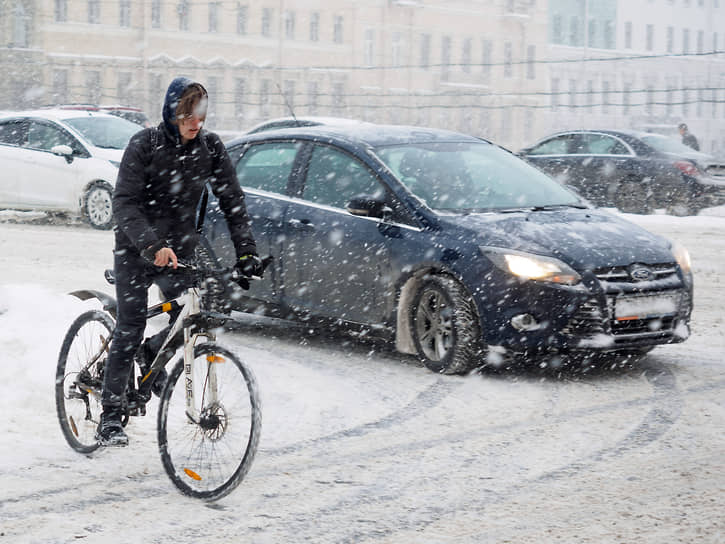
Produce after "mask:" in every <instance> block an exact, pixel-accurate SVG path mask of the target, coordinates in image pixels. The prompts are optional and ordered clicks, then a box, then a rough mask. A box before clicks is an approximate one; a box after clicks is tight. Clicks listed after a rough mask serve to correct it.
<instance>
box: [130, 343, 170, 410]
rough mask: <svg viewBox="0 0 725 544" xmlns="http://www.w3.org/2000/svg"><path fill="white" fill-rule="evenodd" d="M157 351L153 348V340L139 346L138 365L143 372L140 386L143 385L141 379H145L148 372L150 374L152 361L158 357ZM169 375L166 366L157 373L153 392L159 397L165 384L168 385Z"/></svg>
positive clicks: (152, 387) (152, 388) (152, 386)
mask: <svg viewBox="0 0 725 544" xmlns="http://www.w3.org/2000/svg"><path fill="white" fill-rule="evenodd" d="M156 353H157V352H156V350H154V349H153V347H152V346H151V342H149V341H148V340H146V341H144V342H143V343H142V344H141V346H140V347H139V349H138V355H137V359H138V367H139V370H140V372H141V377H140V378H139V386H140V385H141V380H143V378H144V376H146V374H148V372H149V370H150V369H151V363H153V362H154V359H155V358H156ZM167 377H168V373H167V372H166V369H164V368H162V369H161V370H160V371H159V372H158V373H157V374H156V379H155V380H154V383H153V384H152V385H151V392H152V393H153V394H154V395H156V396H157V397H160V396H161V392H162V391H163V390H164V386H165V385H166V378H167Z"/></svg>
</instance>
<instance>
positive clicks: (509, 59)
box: [503, 42, 513, 77]
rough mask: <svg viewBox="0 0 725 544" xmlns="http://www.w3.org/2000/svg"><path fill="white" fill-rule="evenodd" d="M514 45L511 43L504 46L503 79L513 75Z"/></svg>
mask: <svg viewBox="0 0 725 544" xmlns="http://www.w3.org/2000/svg"><path fill="white" fill-rule="evenodd" d="M512 63H513V45H512V44H511V42H506V43H504V44H503V77H511V76H512V75H513V65H512Z"/></svg>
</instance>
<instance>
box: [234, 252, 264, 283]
mask: <svg viewBox="0 0 725 544" xmlns="http://www.w3.org/2000/svg"><path fill="white" fill-rule="evenodd" d="M234 268H235V269H237V270H238V271H239V273H240V274H241V275H242V276H244V277H245V278H251V277H252V276H257V277H260V278H261V277H262V274H264V264H263V263H262V259H260V258H259V257H258V256H257V255H255V254H254V253H247V254H246V255H242V256H241V257H239V260H238V261H237V263H236V264H235V265H234Z"/></svg>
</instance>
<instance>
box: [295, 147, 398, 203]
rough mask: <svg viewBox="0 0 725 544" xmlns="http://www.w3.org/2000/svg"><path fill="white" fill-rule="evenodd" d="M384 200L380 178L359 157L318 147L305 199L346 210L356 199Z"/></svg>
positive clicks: (304, 195) (307, 182)
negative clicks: (372, 197)
mask: <svg viewBox="0 0 725 544" xmlns="http://www.w3.org/2000/svg"><path fill="white" fill-rule="evenodd" d="M362 194H365V195H370V196H378V197H382V196H383V195H384V191H383V188H382V186H381V185H380V182H379V181H378V178H377V177H376V176H375V174H373V173H372V172H371V171H370V170H369V169H368V168H367V167H366V166H364V165H363V164H362V163H360V162H359V161H358V160H356V159H355V158H353V157H351V156H350V155H347V154H346V153H343V152H341V151H338V150H336V149H334V148H332V147H328V146H324V145H316V146H315V147H314V149H313V151H312V156H311V157H310V163H309V166H308V168H307V178H306V180H305V186H304V190H303V193H302V198H304V199H305V200H309V201H311V202H317V203H318V204H326V205H327V206H334V207H336V208H345V206H346V205H347V203H348V202H349V201H350V199H352V197H354V196H358V195H362Z"/></svg>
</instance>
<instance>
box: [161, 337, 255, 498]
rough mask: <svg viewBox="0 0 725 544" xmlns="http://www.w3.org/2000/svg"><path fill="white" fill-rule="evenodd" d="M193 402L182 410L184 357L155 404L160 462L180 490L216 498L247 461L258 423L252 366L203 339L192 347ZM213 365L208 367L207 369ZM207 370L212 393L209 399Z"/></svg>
mask: <svg viewBox="0 0 725 544" xmlns="http://www.w3.org/2000/svg"><path fill="white" fill-rule="evenodd" d="M194 363H195V364H194V375H193V383H194V404H195V406H194V408H195V409H196V410H198V414H199V415H198V416H197V420H194V419H193V418H192V417H189V416H188V415H187V411H186V385H187V383H186V376H185V372H184V359H183V357H182V358H181V359H180V360H179V361H178V362H177V363H176V365H175V366H174V367H173V369H172V370H171V372H170V374H169V377H168V380H167V382H166V386H165V387H164V391H163V392H162V394H161V401H160V404H159V412H158V422H157V433H158V444H159V452H160V454H161V462H162V463H163V465H164V469H165V470H166V473H167V474H168V475H169V477H170V478H171V481H172V482H173V483H174V485H175V486H176V487H177V488H178V489H179V490H180V491H181V492H182V493H183V494H185V495H188V496H191V497H195V498H198V499H204V500H207V501H215V500H218V499H221V498H222V497H225V496H226V495H228V494H229V493H231V492H232V491H233V490H234V489H235V488H236V487H237V486H238V485H239V484H240V482H241V481H242V480H243V479H244V477H245V476H246V474H247V473H248V472H249V469H250V468H251V466H252V462H253V460H254V456H255V454H256V452H257V447H258V445H259V437H260V433H261V427H262V412H261V401H260V399H259V393H258V390H257V382H256V379H255V377H254V374H253V373H252V372H251V370H250V369H249V368H248V367H247V366H246V365H245V364H244V363H242V362H241V361H240V360H239V359H238V358H237V357H236V356H235V355H234V354H233V353H232V352H230V351H229V350H227V349H225V348H223V347H221V346H219V345H217V344H215V343H214V342H204V343H202V344H198V345H197V346H195V347H194ZM212 368H213V369H214V370H211V369H212ZM210 373H214V374H215V376H216V383H217V395H216V396H217V399H216V400H214V399H209V396H210V395H211V393H210V385H209V381H210Z"/></svg>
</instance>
